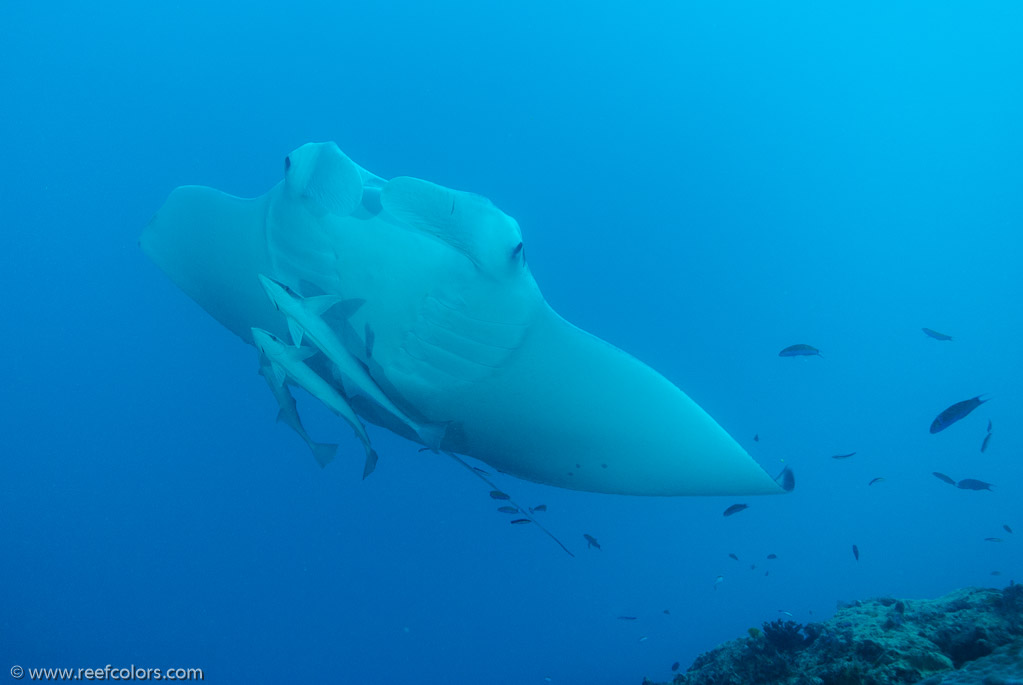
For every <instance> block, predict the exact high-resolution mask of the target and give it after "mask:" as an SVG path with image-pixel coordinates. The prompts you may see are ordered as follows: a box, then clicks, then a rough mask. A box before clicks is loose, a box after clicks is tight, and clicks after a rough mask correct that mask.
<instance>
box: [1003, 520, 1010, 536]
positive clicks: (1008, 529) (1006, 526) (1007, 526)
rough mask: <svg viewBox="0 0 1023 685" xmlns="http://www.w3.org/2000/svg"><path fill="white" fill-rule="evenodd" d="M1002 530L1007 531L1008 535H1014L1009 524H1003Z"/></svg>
mask: <svg viewBox="0 0 1023 685" xmlns="http://www.w3.org/2000/svg"><path fill="white" fill-rule="evenodd" d="M1002 528H1004V529H1005V532H1006V533H1009V534H1012V528H1009V524H1008V523H1003V524H1002Z"/></svg>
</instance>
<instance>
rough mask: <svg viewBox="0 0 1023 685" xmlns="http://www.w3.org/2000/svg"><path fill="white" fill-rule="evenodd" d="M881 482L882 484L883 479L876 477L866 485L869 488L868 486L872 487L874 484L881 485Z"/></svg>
mask: <svg viewBox="0 0 1023 685" xmlns="http://www.w3.org/2000/svg"><path fill="white" fill-rule="evenodd" d="M883 482H884V478H881V477H880V476H878V477H877V478H874V479H872V480H871V481H870V482H869V483H867V486H868V487H869V486H871V485H873V484H874V483H883Z"/></svg>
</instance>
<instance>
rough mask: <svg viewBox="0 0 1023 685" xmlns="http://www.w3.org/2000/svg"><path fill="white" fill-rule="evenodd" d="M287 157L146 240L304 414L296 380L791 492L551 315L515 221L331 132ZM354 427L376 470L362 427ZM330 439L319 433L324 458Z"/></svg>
mask: <svg viewBox="0 0 1023 685" xmlns="http://www.w3.org/2000/svg"><path fill="white" fill-rule="evenodd" d="M284 167H285V174H284V179H283V180H282V181H281V182H279V183H278V184H277V185H275V186H274V187H273V188H271V189H270V190H269V191H268V192H267V193H266V194H264V195H262V196H260V197H257V198H254V199H241V198H237V197H233V196H231V195H227V194H225V193H222V192H220V191H217V190H214V189H211V188H206V187H200V186H183V187H180V188H177V189H176V190H174V191H173V192H172V193H171V195H170V197H169V198H168V199H167V201H166V203H165V204H164V206H163V207H162V208H161V209H160V210H159V211H158V212H157V213H156V215H155V216H154V217H153V219H152V221H151V222H150V223H149V225H148V226H147V227H146V229H145V231H144V232H143V235H142V239H141V245H142V248H143V250H144V251H145V253H146V254H147V255H149V257H150V258H152V259H153V261H154V262H156V264H157V265H159V267H160V268H161V269H162V270H163V271H164V272H165V273H166V274H167V275H168V276H169V277H170V278H171V280H173V281H174V282H175V283H176V284H177V285H178V286H179V287H180V288H181V289H182V290H184V291H185V293H187V294H188V295H189V296H190V297H192V298H193V299H194V300H195V301H196V302H198V303H199V304H200V305H201V306H202V307H203V308H204V309H205V310H206V311H207V312H209V313H210V314H211V315H212V316H213V317H215V318H216V319H217V320H218V321H219V322H220V323H221V324H223V325H224V326H225V327H227V328H228V329H229V330H231V331H232V332H234V333H235V334H236V335H238V336H239V337H240V338H241V339H242V340H244V341H245V342H247V343H249V344H253V345H255V346H256V347H257V349H258V350H259V358H260V368H261V373H263V375H264V376H265V377H266V378H267V382H268V383H269V384H270V386H271V389H272V390H273V391H274V395H275V397H277V398H278V401H279V402H280V403H281V411H282V416H283V417H284V419H285V420H286V421H287V423H288V424H289V425H291V426H292V427H295V426H296V425H297V426H299V427H301V423H300V422H299V420H298V415H297V412H296V410H295V408H294V400H292V399H291V396H290V393H289V392H288V391H287V386H288V385H294V386H299V387H303V388H304V389H305V390H307V391H308V392H309V393H310V394H311V395H313V396H314V397H316V398H318V399H320V400H321V401H323V402H325V403H326V404H328V406H331V408H332V409H334V410H335V412H336V413H338V414H339V415H341V416H342V417H343V418H345V419H346V420H347V421H348V422H349V423H352V422H353V421H354V422H355V423H358V422H359V420H360V419H361V420H365V421H368V422H370V423H373V424H376V425H378V426H381V427H383V428H386V429H389V430H391V431H393V432H395V433H397V434H399V435H401V436H403V437H405V438H408V439H409V440H413V441H415V442H418V443H419V444H422V445H424V446H425V447H428V448H431V449H433V450H443V451H446V452H452V453H458V454H463V455H468V456H471V457H474V458H477V459H479V460H481V461H483V462H486V463H487V464H490V465H491V466H492V467H494V468H496V469H498V470H500V471H503V472H505V473H508V474H512V475H515V476H518V477H521V478H525V479H528V480H532V481H536V482H540V483H547V484H550V485H555V486H559V487H564V488H570V489H575V490H586V491H592V492H604V493H620V494H631V495H724V494H732V495H734V494H771V493H780V492H783V491H784V490H785V489H789V485H790V481H786V482H783V483H779V482H778V481H776V480H775V479H774V478H772V477H770V476H769V475H768V474H767V473H766V472H765V471H764V470H763V469H762V468H761V467H760V466H759V465H758V464H757V463H756V462H755V461H754V460H753V459H752V458H751V457H750V456H749V455H748V454H747V453H746V451H745V450H743V449H742V448H741V447H740V446H739V445H738V443H737V442H736V441H735V440H734V439H733V438H732V437H731V436H729V435H728V433H727V432H725V430H724V429H722V428H721V426H719V425H718V424H717V423H716V422H715V421H714V420H713V419H712V418H711V417H710V416H709V415H708V414H707V413H706V412H704V411H703V410H702V409H701V408H700V407H699V406H698V405H697V404H696V403H695V402H693V400H691V399H690V398H689V397H688V396H686V395H685V393H683V392H682V391H681V390H679V389H678V388H677V387H676V386H675V385H673V384H672V383H671V382H669V381H668V380H667V379H665V378H664V377H663V376H661V375H660V374H658V373H657V372H656V371H654V370H653V369H651V368H650V367H648V366H646V365H645V364H643V363H642V362H640V361H639V360H637V359H635V358H634V357H632V356H630V355H629V354H627V353H625V352H623V351H622V350H620V349H618V348H616V347H614V346H613V345H610V344H609V343H607V342H604V341H603V340H600V339H599V338H597V337H595V336H593V335H590V334H589V333H586V332H585V331H583V330H580V329H579V328H577V327H575V326H573V325H572V324H570V323H568V322H567V321H565V320H564V319H562V318H561V317H560V316H558V314H557V313H556V312H554V310H553V309H552V308H551V307H550V306H549V305H548V304H547V302H546V301H545V300H544V298H543V295H542V294H541V292H540V289H539V287H538V286H537V283H536V281H535V280H534V278H533V275H532V273H531V272H530V269H529V266H528V264H527V263H526V259H525V250H524V247H523V241H522V234H521V231H520V229H519V225H518V224H517V223H516V221H515V220H514V219H512V218H511V217H509V216H508V215H506V214H505V213H503V212H502V211H501V210H499V209H498V208H497V207H496V206H495V205H494V204H493V203H492V202H491V201H490V200H488V199H487V198H485V197H482V196H480V195H475V194H473V193H468V192H463V191H458V190H452V189H450V188H445V187H443V186H440V185H436V184H434V183H430V182H428V181H424V180H419V179H415V178H410V177H396V178H392V179H390V180H387V179H383V178H380V177H379V176H376V175H374V174H372V173H370V172H368V171H366V170H365V169H363V168H361V167H360V166H358V165H357V164H355V163H354V162H353V161H352V160H351V159H349V158H348V157H347V156H346V155H345V154H344V153H343V152H341V150H340V149H339V148H338V147H337V145H335V144H334V143H309V144H306V145H303V146H302V147H300V148H298V149H297V150H295V151H294V152H292V153H291V154H290V155H288V156H287V157H286V158H285V164H284ZM338 402H344V403H346V404H347V408H346V407H341V406H338ZM347 410H350V412H349V411H347ZM353 429H354V430H356V432H357V434H358V435H359V436H360V439H362V440H363V442H364V447H365V449H366V453H367V471H368V470H372V466H371V464H369V463H368V462H369V460H370V459H372V461H373V462H374V463H375V459H376V457H375V453H373V452H372V449H371V447H370V446H369V444H368V437H365V433H364V431H361V430H360V427H358V426H356V425H354V424H353ZM296 430H299V429H298V428H296ZM299 433H300V435H302V436H303V439H304V440H305V441H306V442H307V443H309V444H310V447H311V448H314V446H315V445H316V443H313V442H312V441H311V440H310V439H309V438H308V436H307V435H305V433H304V429H303V430H301V431H299ZM332 447H333V446H328V447H327V448H326V450H324V449H323V448H321V450H320V451H321V454H319V455H318V459H319V460H320V462H321V464H323V463H326V461H329V459H328V458H327V457H328V456H332V455H333V452H332V449H331V448H332ZM324 451H326V452H328V453H329V454H328V455H325V454H323V452H324ZM314 452H315V448H314Z"/></svg>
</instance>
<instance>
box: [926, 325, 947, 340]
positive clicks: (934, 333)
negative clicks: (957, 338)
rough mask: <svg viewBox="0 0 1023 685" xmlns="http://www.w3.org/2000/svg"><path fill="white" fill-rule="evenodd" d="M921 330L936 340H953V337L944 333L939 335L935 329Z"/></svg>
mask: <svg viewBox="0 0 1023 685" xmlns="http://www.w3.org/2000/svg"><path fill="white" fill-rule="evenodd" d="M920 330H922V331H923V332H924V333H926V334H927V335H929V336H931V337H932V338H934V339H935V340H951V339H952V336H951V335H945V334H944V333H938V332H937V331H935V330H933V329H930V328H921V329H920Z"/></svg>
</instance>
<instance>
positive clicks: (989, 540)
mask: <svg viewBox="0 0 1023 685" xmlns="http://www.w3.org/2000/svg"><path fill="white" fill-rule="evenodd" d="M984 542H1005V540H1002V538H984Z"/></svg>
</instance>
